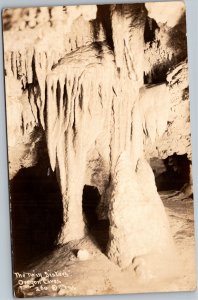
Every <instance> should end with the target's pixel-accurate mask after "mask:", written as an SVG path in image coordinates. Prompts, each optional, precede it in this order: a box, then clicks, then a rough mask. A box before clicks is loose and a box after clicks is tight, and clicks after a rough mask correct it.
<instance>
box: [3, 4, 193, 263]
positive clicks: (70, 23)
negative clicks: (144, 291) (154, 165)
mask: <svg viewBox="0 0 198 300" xmlns="http://www.w3.org/2000/svg"><path fill="white" fill-rule="evenodd" d="M156 5H157V4H154V3H150V4H146V5H144V4H133V5H128V4H126V5H124V4H120V5H106V6H100V5H98V6H75V7H72V6H71V7H69V6H68V7H57V8H34V9H14V10H13V9H11V10H5V11H4V47H5V56H4V57H5V78H6V101H7V117H8V152H9V168H10V179H12V178H13V177H14V176H15V175H16V174H17V172H18V171H19V170H20V169H21V168H26V167H28V166H32V165H34V164H36V163H37V161H38V158H39V151H38V149H39V147H43V145H44V144H43V140H45V141H46V144H47V151H48V155H49V159H50V168H51V170H52V171H53V172H55V173H56V176H57V179H58V182H59V186H60V190H61V194H62V201H63V207H64V213H63V215H64V220H63V221H64V222H63V227H62V229H61V232H60V235H59V241H58V242H59V243H60V244H63V243H67V242H68V241H71V240H74V239H80V238H82V237H83V236H84V234H85V224H84V219H83V212H82V193H83V187H84V185H85V184H87V185H92V186H95V187H97V188H98V191H99V192H100V194H101V203H100V204H99V208H98V212H99V218H107V217H108V218H109V221H110V229H109V243H108V249H107V255H108V256H109V258H110V259H112V260H113V261H114V262H115V263H117V264H119V265H120V266H122V267H126V266H128V265H129V264H131V263H132V260H133V259H134V258H135V257H138V256H142V255H146V254H150V253H160V255H163V253H165V252H166V253H169V250H170V248H171V247H172V240H171V236H170V233H169V225H168V222H167V219H166V214H165V211H164V207H163V204H162V202H161V200H160V197H159V195H158V194H157V190H156V186H155V182H154V176H153V173H152V170H151V168H150V166H149V163H148V162H147V161H146V159H148V161H149V159H150V158H152V157H159V158H166V157H167V156H169V155H172V154H173V153H178V154H184V153H187V154H188V157H189V159H190V160H191V148H190V127H189V126H190V119H189V97H188V80H187V78H188V76H187V60H186V39H185V38H184V35H183V32H185V22H183V21H182V22H181V18H182V17H183V15H182V14H184V8H183V4H182V3H180V2H177V6H176V4H174V3H169V4H167V3H164V7H166V8H167V10H166V9H163V10H162V11H161V10H160V14H159V15H160V16H161V18H160V19H159V18H158V17H157V15H156ZM174 5H175V6H174ZM173 6H174V7H175V8H177V12H178V14H177V17H176V18H174V20H173V16H172V15H171V13H172V7H173ZM170 7H171V13H170V9H169V8H170ZM157 11H158V12H159V8H158V9H157ZM154 19H155V20H154ZM154 24H155V26H154ZM178 28H179V30H178ZM173 40H174V43H177V45H178V44H179V43H180V44H182V43H183V47H182V48H180V49H179V50H178V51H177V52H175V49H174V47H175V46H174V43H173Z"/></svg>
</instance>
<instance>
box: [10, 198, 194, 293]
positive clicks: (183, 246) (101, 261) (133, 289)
mask: <svg viewBox="0 0 198 300" xmlns="http://www.w3.org/2000/svg"><path fill="white" fill-rule="evenodd" d="M161 198H162V200H163V203H164V205H165V208H166V211H167V214H168V217H169V220H170V226H171V230H172V234H173V237H174V240H175V244H176V247H177V251H178V255H179V258H180V260H181V263H182V273H181V275H180V276H177V277H175V278H174V279H173V278H169V279H167V278H166V279H160V278H158V279H155V280H154V281H144V282H142V280H138V278H137V277H136V275H135V272H134V270H133V268H132V267H129V268H127V269H124V270H121V269H120V268H119V267H118V266H116V265H115V264H113V263H112V262H111V261H109V259H108V258H107V257H106V256H105V254H103V253H102V251H101V250H100V249H99V247H98V244H97V242H96V241H94V240H93V239H91V238H90V237H89V236H88V235H87V236H86V237H85V238H83V239H82V240H80V241H74V242H70V243H68V244H67V245H64V246H61V247H59V248H57V249H55V250H54V251H53V252H51V253H50V254H49V255H47V256H45V257H44V258H39V259H38V260H37V261H34V262H33V263H32V264H31V265H29V266H28V267H27V269H26V272H29V273H30V274H34V272H35V273H36V272H40V273H41V274H42V276H44V274H45V275H46V274H48V275H49V273H53V272H59V274H58V273H56V274H55V276H54V274H52V276H51V278H50V280H51V282H50V281H49V278H48V281H47V283H46V282H45V283H44V284H43V281H42V280H43V278H41V277H38V278H37V277H34V280H35V285H34V286H32V287H31V286H30V283H29V282H28V281H26V282H23V285H22V286H21V287H20V288H19V287H18V279H17V280H15V287H16V289H15V293H16V295H17V296H18V297H31V296H37V297H39V296H64V295H68V296H73V295H102V294H122V293H123V294H124V293H139V292H140V293H144V292H156V291H163V292H166V291H178V290H179V291H185V290H193V289H195V281H196V279H195V241H194V215H193V200H192V199H191V198H187V199H183V198H184V195H183V194H182V193H180V194H178V195H175V196H174V193H171V192H164V193H163V192H162V193H161ZM182 199H183V200H182ZM96 230H99V229H98V228H96ZM103 242H104V241H103ZM101 245H104V244H102V243H101ZM79 249H86V250H87V251H88V252H89V254H90V259H88V260H86V261H80V260H79V259H78V258H77V256H76V253H77V250H79ZM103 250H104V248H103ZM45 272H47V273H45ZM64 272H65V273H64ZM53 276H54V277H53ZM25 280H27V278H25V279H24V281H25Z"/></svg>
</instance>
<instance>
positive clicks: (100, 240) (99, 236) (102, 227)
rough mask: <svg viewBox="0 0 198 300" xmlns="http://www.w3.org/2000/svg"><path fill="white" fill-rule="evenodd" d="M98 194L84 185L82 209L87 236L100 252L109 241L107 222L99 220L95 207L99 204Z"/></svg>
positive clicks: (95, 190)
mask: <svg viewBox="0 0 198 300" xmlns="http://www.w3.org/2000/svg"><path fill="white" fill-rule="evenodd" d="M100 199H101V196H100V193H99V191H98V189H97V188H96V187H94V186H90V185H85V186H84V189H83V200H82V207H83V213H84V217H85V222H86V225H87V230H88V234H89V235H90V236H91V237H92V238H93V241H94V242H95V243H96V245H97V246H98V247H99V248H100V250H101V251H102V252H105V251H106V247H107V243H108V240H109V220H99V219H98V215H97V207H98V204H99V203H100Z"/></svg>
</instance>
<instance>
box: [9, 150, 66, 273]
mask: <svg viewBox="0 0 198 300" xmlns="http://www.w3.org/2000/svg"><path fill="white" fill-rule="evenodd" d="M40 157H41V159H40V161H38V163H37V164H36V165H35V166H34V167H30V168H23V169H21V170H20V171H19V172H18V173H17V175H16V176H15V177H14V178H13V180H12V181H11V183H10V190H11V195H12V197H11V200H10V201H11V219H12V243H13V259H14V269H15V270H17V271H19V270H20V269H22V268H23V267H24V266H26V265H28V264H29V263H30V262H32V261H33V260H34V259H36V258H37V257H42V256H45V254H46V252H49V251H51V250H52V249H53V248H54V246H55V245H56V240H57V238H58V234H59V232H60V229H61V227H62V224H63V206H62V197H61V193H60V190H59V186H58V183H57V180H56V176H55V174H54V173H53V172H52V170H51V168H50V164H49V158H48V156H47V155H45V153H43V155H42V156H40Z"/></svg>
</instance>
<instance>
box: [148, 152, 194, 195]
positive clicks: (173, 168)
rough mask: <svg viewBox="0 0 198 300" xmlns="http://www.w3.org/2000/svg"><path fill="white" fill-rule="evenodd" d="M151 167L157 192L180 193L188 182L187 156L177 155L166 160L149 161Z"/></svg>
mask: <svg viewBox="0 0 198 300" xmlns="http://www.w3.org/2000/svg"><path fill="white" fill-rule="evenodd" d="M151 167H152V169H153V171H154V174H155V181H156V185H157V190H158V191H169V190H176V191H180V190H181V189H182V187H183V186H184V185H185V184H188V183H189V182H190V161H189V160H188V158H187V155H186V154H185V155H177V154H173V155H172V156H169V157H167V158H166V159H164V160H163V159H158V158H153V159H151Z"/></svg>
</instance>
